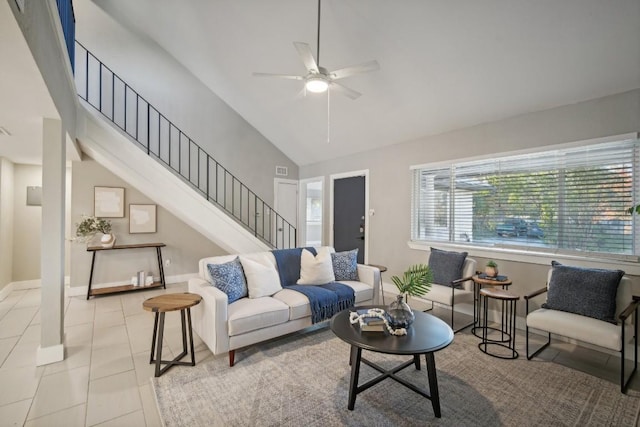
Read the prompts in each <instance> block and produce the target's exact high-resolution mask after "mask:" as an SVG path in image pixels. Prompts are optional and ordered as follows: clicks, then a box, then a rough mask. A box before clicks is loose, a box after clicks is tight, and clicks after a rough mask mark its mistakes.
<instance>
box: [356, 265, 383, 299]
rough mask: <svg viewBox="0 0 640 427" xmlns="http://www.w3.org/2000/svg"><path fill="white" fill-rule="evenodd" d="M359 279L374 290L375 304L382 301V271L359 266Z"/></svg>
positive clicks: (368, 266) (367, 266)
mask: <svg viewBox="0 0 640 427" xmlns="http://www.w3.org/2000/svg"><path fill="white" fill-rule="evenodd" d="M358 279H359V280H360V282H362V283H366V284H367V285H370V286H371V287H372V288H373V303H374V304H378V303H379V301H380V270H379V269H378V268H377V267H371V266H370V265H364V264H358Z"/></svg>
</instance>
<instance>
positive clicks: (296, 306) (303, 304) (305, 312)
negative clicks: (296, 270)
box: [273, 289, 311, 320]
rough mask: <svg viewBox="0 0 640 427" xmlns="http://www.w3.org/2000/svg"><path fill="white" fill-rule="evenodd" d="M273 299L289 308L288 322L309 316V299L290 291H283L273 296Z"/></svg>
mask: <svg viewBox="0 0 640 427" xmlns="http://www.w3.org/2000/svg"><path fill="white" fill-rule="evenodd" d="M273 298H275V299H277V300H278V301H282V302H283V303H285V304H287V306H289V320H296V319H303V318H305V317H310V316H311V305H310V304H309V298H307V297H306V296H304V295H303V294H301V293H300V292H296V291H294V290H292V289H283V290H281V291H280V292H278V293H276V294H274V295H273Z"/></svg>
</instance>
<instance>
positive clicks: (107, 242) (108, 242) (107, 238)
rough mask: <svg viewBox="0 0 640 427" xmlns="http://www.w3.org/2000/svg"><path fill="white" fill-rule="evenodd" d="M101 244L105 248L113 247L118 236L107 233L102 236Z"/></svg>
mask: <svg viewBox="0 0 640 427" xmlns="http://www.w3.org/2000/svg"><path fill="white" fill-rule="evenodd" d="M100 244H101V245H102V247H103V248H112V247H113V245H115V244H116V236H115V235H114V234H113V233H106V234H103V235H102V237H100Z"/></svg>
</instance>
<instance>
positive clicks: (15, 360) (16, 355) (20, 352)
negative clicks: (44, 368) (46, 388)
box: [0, 341, 40, 371]
mask: <svg viewBox="0 0 640 427" xmlns="http://www.w3.org/2000/svg"><path fill="white" fill-rule="evenodd" d="M39 346H40V342H39V341H27V342H25V343H21V342H18V344H16V346H15V347H13V350H11V353H9V356H7V358H6V359H5V360H4V363H3V364H2V367H0V370H3V371H4V370H7V369H15V368H21V367H25V366H35V364H36V352H37V350H38V347H39Z"/></svg>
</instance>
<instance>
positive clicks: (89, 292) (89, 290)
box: [87, 251, 96, 299]
mask: <svg viewBox="0 0 640 427" xmlns="http://www.w3.org/2000/svg"><path fill="white" fill-rule="evenodd" d="M95 263H96V253H95V251H94V252H93V256H92V257H91V273H89V286H87V299H89V297H90V296H91V283H92V282H93V266H94V264H95Z"/></svg>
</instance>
